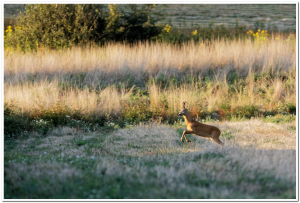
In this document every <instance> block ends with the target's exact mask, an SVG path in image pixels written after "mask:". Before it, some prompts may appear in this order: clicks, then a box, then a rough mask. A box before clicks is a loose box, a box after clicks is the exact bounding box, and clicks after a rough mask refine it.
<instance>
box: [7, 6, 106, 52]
mask: <svg viewBox="0 0 300 203" xmlns="http://www.w3.org/2000/svg"><path fill="white" fill-rule="evenodd" d="M102 8H103V6H102V5H92V4H85V5H82V4H37V5H32V4H28V5H27V6H26V13H25V14H23V15H22V14H21V15H20V17H19V18H18V19H17V22H16V27H15V28H14V32H12V31H11V32H9V35H7V37H6V39H5V46H6V47H11V48H13V49H17V50H22V51H29V50H36V49H38V48H41V47H47V48H51V49H59V48H65V47H70V46H72V45H79V44H84V43H87V42H90V41H96V42H97V41H99V37H100V33H101V31H102V30H103V29H104V26H105V19H104V16H103V14H102V13H103V12H102Z"/></svg>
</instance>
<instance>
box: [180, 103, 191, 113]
mask: <svg viewBox="0 0 300 203" xmlns="http://www.w3.org/2000/svg"><path fill="white" fill-rule="evenodd" d="M188 107H189V106H188V105H187V103H186V102H183V103H182V111H181V112H180V113H179V116H185V115H186V114H187V113H188Z"/></svg>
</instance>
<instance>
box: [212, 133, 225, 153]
mask: <svg viewBox="0 0 300 203" xmlns="http://www.w3.org/2000/svg"><path fill="white" fill-rule="evenodd" d="M220 134H221V132H220V131H213V133H212V139H211V140H212V141H214V142H215V143H217V144H218V145H220V148H221V149H222V146H223V145H224V143H223V142H221V140H220V139H219V137H220Z"/></svg>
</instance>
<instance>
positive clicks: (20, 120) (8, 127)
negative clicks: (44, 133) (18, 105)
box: [4, 115, 29, 139]
mask: <svg viewBox="0 0 300 203" xmlns="http://www.w3.org/2000/svg"><path fill="white" fill-rule="evenodd" d="M28 125H29V121H28V119H26V118H24V117H21V116H8V115H4V138H5V139H7V138H18V137H20V136H22V135H25V133H26V130H27V128H28Z"/></svg>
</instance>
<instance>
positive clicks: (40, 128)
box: [29, 119, 53, 135]
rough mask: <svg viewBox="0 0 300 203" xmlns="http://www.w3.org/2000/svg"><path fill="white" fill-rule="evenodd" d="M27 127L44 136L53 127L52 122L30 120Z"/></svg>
mask: <svg viewBox="0 0 300 203" xmlns="http://www.w3.org/2000/svg"><path fill="white" fill-rule="evenodd" d="M29 125H30V126H31V127H32V128H33V129H34V130H36V131H37V132H38V133H41V134H42V135H46V134H47V133H48V131H49V130H50V129H51V127H53V124H52V121H45V120H43V119H37V120H32V121H31V122H30V124H29Z"/></svg>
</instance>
